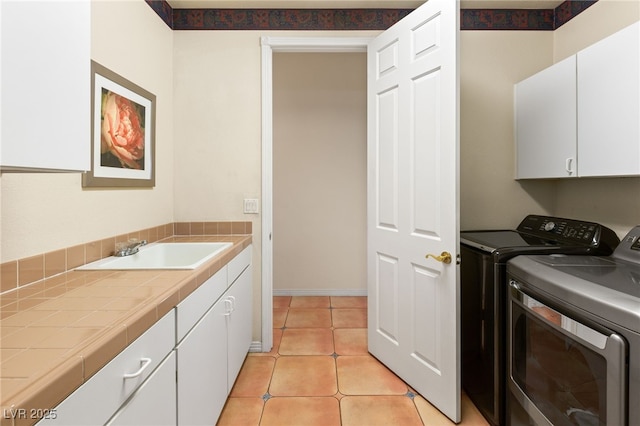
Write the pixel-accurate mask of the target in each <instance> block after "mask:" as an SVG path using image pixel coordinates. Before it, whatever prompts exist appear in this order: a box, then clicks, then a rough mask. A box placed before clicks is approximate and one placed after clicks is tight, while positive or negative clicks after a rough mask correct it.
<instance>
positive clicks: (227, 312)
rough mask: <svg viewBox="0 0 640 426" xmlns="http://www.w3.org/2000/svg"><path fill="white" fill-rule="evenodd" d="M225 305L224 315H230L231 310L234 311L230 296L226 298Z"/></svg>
mask: <svg viewBox="0 0 640 426" xmlns="http://www.w3.org/2000/svg"><path fill="white" fill-rule="evenodd" d="M224 305H225V313H224V316H225V317H228V316H230V315H231V312H233V302H232V301H231V299H230V298H228V297H227V298H226V299H224Z"/></svg>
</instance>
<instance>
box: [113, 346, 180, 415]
mask: <svg viewBox="0 0 640 426" xmlns="http://www.w3.org/2000/svg"><path fill="white" fill-rule="evenodd" d="M107 424H108V425H110V426H142V425H148V426H171V425H175V424H176V354H175V351H171V353H170V354H169V356H168V357H167V358H166V359H165V360H164V361H163V362H162V364H160V366H159V367H158V368H157V369H156V371H154V372H153V374H152V375H151V376H150V377H149V378H148V379H147V380H146V381H145V382H144V383H143V384H142V386H140V388H139V389H138V390H137V391H136V392H135V393H134V394H133V395H132V396H131V398H130V399H129V400H128V401H127V402H126V403H125V404H124V405H123V406H122V407H121V408H120V410H118V412H117V413H116V414H115V415H114V416H113V418H112V419H111V420H110V421H109V423H107Z"/></svg>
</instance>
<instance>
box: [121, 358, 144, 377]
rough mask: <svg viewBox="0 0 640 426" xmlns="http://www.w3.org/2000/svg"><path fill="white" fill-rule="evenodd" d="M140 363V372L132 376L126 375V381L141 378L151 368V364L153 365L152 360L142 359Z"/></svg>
mask: <svg viewBox="0 0 640 426" xmlns="http://www.w3.org/2000/svg"><path fill="white" fill-rule="evenodd" d="M140 362H141V363H142V365H141V366H140V369H139V370H138V371H136V372H135V373H131V374H125V375H124V376H123V377H124V378H125V379H135V378H136V377H138V376H140V375H141V374H142V372H143V371H144V370H145V369H146V368H147V367H148V366H149V364H151V358H140Z"/></svg>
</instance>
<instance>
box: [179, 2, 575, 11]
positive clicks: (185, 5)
mask: <svg viewBox="0 0 640 426" xmlns="http://www.w3.org/2000/svg"><path fill="white" fill-rule="evenodd" d="M167 1H168V3H169V4H170V5H171V7H172V8H174V9H386V8H389V9H415V8H416V7H418V6H420V5H421V4H422V3H424V1H420V0H418V1H413V0H326V1H322V0H167ZM561 3H563V0H461V1H460V7H461V8H462V9H554V8H555V7H556V6H558V5H560V4H561Z"/></svg>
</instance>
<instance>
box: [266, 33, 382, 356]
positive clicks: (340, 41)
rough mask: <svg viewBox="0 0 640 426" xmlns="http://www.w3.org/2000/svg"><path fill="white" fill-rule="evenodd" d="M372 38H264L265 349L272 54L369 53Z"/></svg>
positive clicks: (269, 334) (269, 305)
mask: <svg viewBox="0 0 640 426" xmlns="http://www.w3.org/2000/svg"><path fill="white" fill-rule="evenodd" d="M369 41H370V38H361V37H358V38H356V37H353V38H335V37H323V38H310V37H308V38H288V37H263V38H262V39H261V44H262V49H261V55H262V203H261V204H262V235H261V239H262V242H261V249H262V250H261V254H262V276H261V278H262V280H261V281H262V288H261V290H262V291H261V306H262V330H261V331H262V350H263V351H264V352H269V351H270V350H271V347H272V346H273V238H272V237H273V54H274V52H315V53H318V52H325V53H327V52H338V53H345V52H366V50H367V45H368V43H369Z"/></svg>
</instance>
